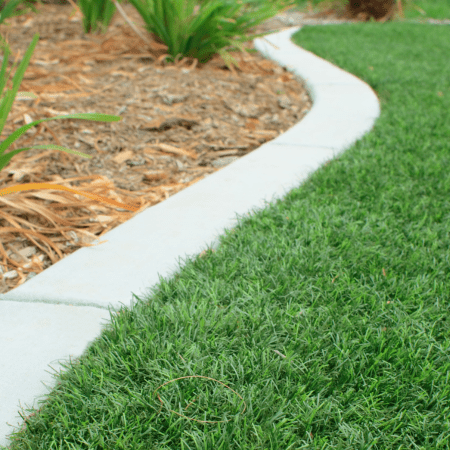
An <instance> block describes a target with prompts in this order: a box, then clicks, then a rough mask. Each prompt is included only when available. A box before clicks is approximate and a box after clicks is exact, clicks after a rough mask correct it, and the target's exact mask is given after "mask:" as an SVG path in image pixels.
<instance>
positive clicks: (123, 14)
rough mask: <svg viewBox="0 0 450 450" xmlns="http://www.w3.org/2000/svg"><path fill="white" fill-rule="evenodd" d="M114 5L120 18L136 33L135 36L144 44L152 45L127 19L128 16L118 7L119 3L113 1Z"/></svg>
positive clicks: (115, 0)
mask: <svg viewBox="0 0 450 450" xmlns="http://www.w3.org/2000/svg"><path fill="white" fill-rule="evenodd" d="M113 2H114V4H115V5H116V8H117V11H119V13H120V14H121V16H122V17H123V18H124V19H125V22H127V23H128V25H130V27H131V28H133V30H134V31H135V32H136V34H137V35H138V36H139V37H140V38H141V39H143V40H144V41H145V42H147V43H148V44H150V45H151V44H152V42H151V41H150V40H149V39H147V38H146V37H145V36H144V35H142V34H141V32H140V31H139V30H138V29H137V28H136V26H135V25H134V23H133V22H131V20H130V19H129V18H128V16H127V15H126V14H125V11H124V10H123V9H122V7H121V6H120V5H119V3H117V0H113Z"/></svg>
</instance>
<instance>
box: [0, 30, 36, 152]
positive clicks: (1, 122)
mask: <svg viewBox="0 0 450 450" xmlns="http://www.w3.org/2000/svg"><path fill="white" fill-rule="evenodd" d="M38 40H39V34H37V33H36V34H35V35H34V37H33V40H32V41H31V44H30V46H29V47H28V49H27V51H26V52H25V55H24V57H23V59H22V62H21V63H20V65H19V67H18V68H17V70H16V73H15V74H14V78H13V80H12V83H13V87H12V90H11V91H10V92H8V94H10V95H6V96H5V99H6V101H5V104H3V103H2V111H1V116H0V132H1V131H2V130H3V127H4V126H5V122H6V118H7V116H8V114H9V111H10V110H11V106H12V104H13V101H14V99H15V97H16V94H17V91H18V90H19V87H20V84H21V83H22V78H23V75H24V74H25V70H26V69H27V67H28V64H29V63H30V59H31V55H32V54H33V51H34V48H35V47H36V44H37V42H38ZM1 154H2V150H1V147H0V155H1Z"/></svg>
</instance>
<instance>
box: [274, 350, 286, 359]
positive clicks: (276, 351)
mask: <svg viewBox="0 0 450 450" xmlns="http://www.w3.org/2000/svg"><path fill="white" fill-rule="evenodd" d="M272 350H273V349H272ZM273 351H274V352H275V353H276V354H277V355H280V356H282V357H283V358H286V355H283V353H280V352H279V351H278V350H273Z"/></svg>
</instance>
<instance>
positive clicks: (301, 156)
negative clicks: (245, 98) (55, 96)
mask: <svg viewBox="0 0 450 450" xmlns="http://www.w3.org/2000/svg"><path fill="white" fill-rule="evenodd" d="M300 28H301V27H293V28H289V29H286V30H284V31H281V32H278V33H275V34H272V35H269V36H266V37H265V38H263V39H256V40H255V41H254V45H255V47H256V49H258V50H259V51H260V52H261V53H262V54H263V55H265V56H266V57H268V58H270V59H272V60H275V61H276V62H278V63H279V64H281V65H283V66H286V67H287V68H288V70H291V71H293V72H294V73H296V74H297V75H299V76H300V77H301V78H303V79H304V80H305V81H306V85H307V88H308V89H309V90H310V93H311V97H312V99H313V107H312V109H311V111H310V112H309V113H308V114H307V115H306V116H305V117H304V118H303V119H302V120H301V121H300V122H299V123H297V124H296V125H295V126H293V127H292V128H290V129H289V130H288V131H286V132H285V133H283V134H282V135H280V136H279V137H278V138H276V139H274V140H273V141H270V142H268V143H266V144H264V145H262V146H261V147H260V148H258V149H256V150H254V151H253V152H251V153H250V154H248V155H246V156H244V157H242V158H240V159H239V160H237V161H235V162H233V163H231V164H230V165H228V166H227V167H224V168H223V169H221V170H220V171H218V172H215V173H213V174H211V175H209V176H208V177H207V178H204V179H202V180H200V181H198V182H197V183H196V184H194V185H192V186H190V187H188V188H186V189H184V190H182V191H180V192H179V193H177V194H175V195H173V196H172V197H169V198H168V199H167V200H165V201H164V202H162V203H159V204H157V205H154V206H152V207H150V208H148V209H147V210H145V211H143V212H141V213H139V214H138V215H136V216H135V217H133V218H132V219H130V220H129V221H127V222H126V223H123V224H121V225H119V226H118V227H116V228H115V229H114V230H111V231H110V232H108V233H107V234H105V235H104V236H103V237H102V240H108V242H106V243H103V244H100V245H98V246H94V247H88V248H81V249H78V250H77V251H76V252H74V253H73V254H71V255H69V256H67V257H66V258H64V259H63V260H61V261H58V262H57V263H56V264H54V265H53V266H51V267H49V268H47V269H46V270H45V271H43V272H42V273H40V274H39V275H37V276H35V277H33V278H31V279H30V280H28V281H27V282H25V283H24V284H23V285H21V286H19V287H17V288H15V289H13V290H12V291H10V292H8V293H7V294H3V295H0V300H10V301H24V302H42V303H64V304H76V305H80V306H81V305H84V306H95V307H98V308H107V307H108V305H111V307H112V308H113V309H120V307H121V304H125V305H127V306H128V305H129V304H130V303H131V302H132V293H133V294H136V295H138V296H140V295H141V294H143V293H145V292H147V291H148V289H149V287H150V286H153V285H154V284H155V283H158V282H159V277H158V273H159V274H160V275H161V276H163V277H166V276H169V275H171V274H173V272H174V271H176V270H178V266H177V258H178V257H181V258H185V257H186V256H187V255H192V256H193V255H196V254H198V253H199V252H201V251H202V250H204V249H206V248H207V246H208V244H211V243H217V238H218V236H219V235H220V234H222V233H223V232H224V230H225V228H228V229H229V228H232V227H233V226H234V225H235V224H236V223H237V220H236V217H235V216H236V215H237V214H239V215H243V214H245V213H247V212H248V211H250V210H251V209H259V208H261V207H264V201H265V200H266V201H269V202H270V201H273V200H274V199H275V197H277V198H279V197H282V196H283V195H284V194H285V193H286V192H287V191H289V190H290V189H292V188H294V187H295V186H298V185H299V184H300V183H301V182H302V180H304V179H306V178H307V177H308V175H309V174H310V173H311V172H312V171H314V170H316V169H318V168H319V167H320V165H321V164H322V163H324V162H325V161H326V160H329V159H332V158H333V157H334V156H336V155H337V154H339V153H340V152H342V151H343V150H345V149H346V148H348V147H350V146H351V145H352V144H353V143H354V142H355V141H356V140H358V139H359V138H361V137H362V136H363V135H364V134H366V133H367V132H369V131H370V130H371V129H372V127H373V125H374V122H375V120H376V118H377V117H378V116H379V114H380V106H379V102H378V98H377V96H376V94H375V93H374V91H373V90H372V89H371V88H370V87H369V86H368V85H367V84H366V83H364V82H363V81H361V80H359V79H358V78H357V77H355V76H354V75H351V74H349V73H347V72H345V71H344V70H342V69H340V68H338V67H337V66H335V65H333V64H331V63H329V62H328V61H326V60H324V59H322V58H319V57H318V56H316V55H314V54H313V53H311V52H308V51H306V50H304V49H302V48H300V47H298V46H297V45H295V44H294V43H292V42H291V40H290V37H291V35H292V34H293V33H295V32H296V31H297V30H298V29H300ZM274 155H276V157H274ZM127 302H129V303H127Z"/></svg>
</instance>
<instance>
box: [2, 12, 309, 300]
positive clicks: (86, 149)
mask: <svg viewBox="0 0 450 450" xmlns="http://www.w3.org/2000/svg"><path fill="white" fill-rule="evenodd" d="M37 9H38V13H34V12H32V11H31V12H29V13H27V14H24V15H22V16H18V17H15V18H11V19H8V21H7V23H6V24H5V23H4V24H2V25H0V35H2V36H3V37H4V38H6V40H7V42H8V44H9V46H10V48H11V50H12V55H11V56H10V67H11V66H12V62H13V61H14V60H15V58H16V56H18V58H19V59H20V58H21V57H22V56H23V54H24V52H25V51H26V49H27V48H28V46H29V44H30V42H31V40H32V37H33V35H34V34H35V33H36V32H37V33H39V35H40V39H39V42H38V44H37V46H36V48H35V51H34V53H33V56H32V59H31V62H30V64H29V66H28V68H27V70H26V72H25V76H24V78H23V82H22V84H21V86H20V89H19V91H28V92H33V93H34V94H36V95H37V96H38V98H37V99H32V100H26V99H24V100H22V99H17V100H16V101H15V102H14V104H13V107H12V110H11V112H10V114H9V116H8V120H7V122H6V126H5V129H4V130H3V133H2V136H1V139H2V140H4V139H5V138H6V137H7V136H9V135H10V134H11V133H12V132H13V131H14V130H16V129H17V128H19V127H20V126H23V125H24V124H27V123H30V122H31V121H34V120H38V119H43V118H47V117H54V116H57V115H61V114H71V113H93V112H95V113H103V114H114V115H119V116H121V117H122V120H121V121H120V122H111V123H109V122H91V121H86V120H74V119H64V120H55V121H49V122H44V123H41V124H40V125H38V126H37V127H33V128H31V129H30V130H29V131H27V133H25V135H23V136H22V137H21V138H19V139H18V140H17V141H16V142H15V143H14V144H13V145H12V146H11V147H9V148H8V149H7V151H6V154H7V153H8V152H9V151H11V150H15V149H18V148H23V147H31V146H33V145H39V144H57V145H61V146H64V147H67V148H69V149H73V150H78V151H81V152H83V153H87V154H89V155H92V156H93V158H92V159H86V158H82V157H80V156H77V155H71V154H67V153H64V152H60V151H57V150H50V149H44V150H42V149H32V150H28V151H25V152H22V153H19V154H18V155H16V156H14V157H13V158H12V160H11V162H10V163H9V164H8V165H7V166H6V167H5V168H4V169H3V170H2V171H0V189H3V188H7V187H10V186H15V185H18V184H23V183H44V182H45V183H52V184H58V185H63V186H66V187H71V188H76V189H79V190H81V191H84V192H87V193H91V194H96V195H100V196H102V197H107V198H109V199H112V200H115V201H117V202H120V203H122V204H127V205H130V206H135V207H137V208H139V209H138V212H141V211H143V210H144V209H146V208H147V207H149V206H152V205H155V204H157V203H159V202H161V201H163V200H165V199H167V198H168V197H170V196H171V195H173V194H175V193H177V192H179V191H180V190H182V189H184V188H186V187H188V186H190V185H192V184H193V183H196V182H197V181H199V180H200V179H202V178H204V177H205V176H208V175H209V174H211V173H214V172H216V171H217V170H220V169H221V168H222V167H224V166H226V165H227V164H229V163H231V162H232V161H234V160H235V159H238V158H241V157H243V156H245V155H246V154H248V153H250V152H251V151H253V150H255V149H257V148H258V147H260V146H261V145H262V144H263V143H265V142H268V141H270V140H272V139H274V138H276V137H277V136H279V135H280V134H281V133H283V132H285V131H286V130H288V129H289V128H291V127H292V126H293V125H295V124H296V123H297V122H299V121H300V120H301V119H302V118H303V117H304V116H305V115H306V114H307V113H308V111H309V110H310V108H311V106H312V102H311V98H310V97H309V95H308V93H307V91H306V89H305V85H304V83H303V81H302V80H301V79H299V78H298V77H296V76H295V75H294V74H292V73H291V72H288V71H287V70H286V69H285V68H282V67H280V66H279V65H277V64H276V63H274V62H271V61H269V60H267V59H265V58H264V57H262V56H261V55H260V54H259V53H251V54H250V53H248V54H245V55H243V54H242V53H241V52H239V51H236V52H232V55H233V56H234V57H235V58H236V59H237V61H239V68H234V69H233V70H230V69H228V68H227V67H226V65H225V63H224V61H223V60H222V59H221V57H220V56H218V55H216V56H215V57H214V58H213V59H212V60H210V61H209V62H207V63H205V64H197V61H196V60H194V59H192V58H186V59H182V60H178V61H176V62H174V63H168V62H166V61H165V55H166V54H167V46H165V45H163V44H161V43H158V42H157V39H155V38H154V37H153V36H152V35H151V34H150V33H148V32H146V31H145V28H144V22H143V20H142V18H141V17H140V16H139V14H138V13H137V11H136V10H135V9H134V8H133V7H132V6H131V5H129V4H124V5H123V9H124V11H125V12H126V15H127V16H128V17H129V18H130V19H131V20H132V21H133V23H134V24H135V26H136V27H137V28H138V29H139V30H140V33H142V34H143V35H144V36H145V40H144V39H143V38H142V37H140V36H139V35H138V34H137V33H136V31H134V30H133V28H132V27H131V26H130V25H129V24H128V23H127V22H126V21H125V20H124V18H123V17H122V16H121V15H120V14H119V13H116V14H115V16H114V19H113V21H112V23H111V25H110V26H109V28H108V30H107V32H106V33H105V34H101V33H100V32H96V33H93V34H90V35H85V34H84V32H83V28H82V22H81V15H80V13H79V12H77V10H76V9H75V8H74V7H73V6H72V5H70V4H69V5H51V4H42V5H39V6H38V7H37ZM260 29H261V28H260ZM252 32H259V29H258V28H256V29H255V31H253V30H252ZM245 46H246V47H247V48H253V44H252V42H251V41H250V42H248V43H246V44H245ZM10 86H11V85H10V84H8V85H7V87H10ZM273 156H274V158H276V154H274V155H273ZM135 214H137V212H129V211H127V210H125V209H120V208H115V207H112V206H109V205H108V204H106V203H103V202H99V201H96V200H92V199H90V198H87V197H84V196H81V195H78V194H74V193H72V192H66V191H61V190H51V189H45V190H32V191H21V192H17V193H12V194H7V195H3V196H0V293H6V292H8V291H10V290H11V289H13V288H15V287H17V286H19V285H20V284H22V283H23V282H25V281H26V280H27V279H29V278H31V277H32V276H34V275H36V274H38V273H40V272H42V271H43V270H45V269H46V268H48V267H49V266H51V265H52V264H55V263H56V262H57V261H59V260H60V259H62V258H64V257H66V256H67V255H69V254H71V253H73V252H74V251H75V250H77V249H78V248H80V247H85V246H90V245H102V244H101V242H100V244H91V242H92V241H94V240H96V239H99V240H100V241H102V239H101V237H102V236H103V235H104V234H105V233H106V232H108V231H110V230H112V229H113V228H115V227H116V226H118V225H120V224H121V223H123V222H125V221H126V220H128V219H130V218H131V217H133V216H134V215H135Z"/></svg>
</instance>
